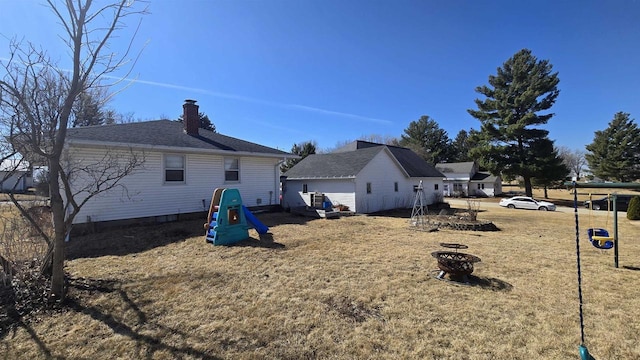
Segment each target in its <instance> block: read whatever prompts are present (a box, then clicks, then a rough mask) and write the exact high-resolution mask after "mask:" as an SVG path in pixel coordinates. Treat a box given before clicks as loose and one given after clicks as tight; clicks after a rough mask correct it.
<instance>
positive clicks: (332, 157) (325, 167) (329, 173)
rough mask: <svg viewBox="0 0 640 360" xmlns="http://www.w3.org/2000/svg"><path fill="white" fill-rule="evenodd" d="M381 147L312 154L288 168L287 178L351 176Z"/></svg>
mask: <svg viewBox="0 0 640 360" xmlns="http://www.w3.org/2000/svg"><path fill="white" fill-rule="evenodd" d="M383 150H384V148H383V147H379V148H369V149H362V150H358V151H349V152H338V153H329V154H313V155H309V156H307V157H306V158H304V159H302V160H301V161H300V162H299V163H297V164H296V165H295V166H294V167H292V168H291V169H289V171H287V172H286V173H284V176H286V177H287V179H313V178H323V179H324V178H353V177H355V176H356V175H358V173H359V172H360V171H361V170H362V169H363V168H364V167H365V166H367V164H368V163H369V161H371V160H372V159H373V158H374V157H375V156H376V155H377V154H378V153H379V152H380V151H383Z"/></svg>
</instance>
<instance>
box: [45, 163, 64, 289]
mask: <svg viewBox="0 0 640 360" xmlns="http://www.w3.org/2000/svg"><path fill="white" fill-rule="evenodd" d="M59 167H60V162H59V161H57V160H53V159H52V160H51V161H50V162H49V171H50V172H49V174H50V179H49V190H50V194H51V212H52V214H53V226H54V229H55V236H54V239H53V261H52V264H51V265H52V267H51V290H50V292H49V300H51V301H60V302H62V301H63V300H64V294H65V291H64V290H65V289H64V239H65V236H66V227H65V224H64V204H63V202H62V196H61V195H60V179H59V173H60V168H59Z"/></svg>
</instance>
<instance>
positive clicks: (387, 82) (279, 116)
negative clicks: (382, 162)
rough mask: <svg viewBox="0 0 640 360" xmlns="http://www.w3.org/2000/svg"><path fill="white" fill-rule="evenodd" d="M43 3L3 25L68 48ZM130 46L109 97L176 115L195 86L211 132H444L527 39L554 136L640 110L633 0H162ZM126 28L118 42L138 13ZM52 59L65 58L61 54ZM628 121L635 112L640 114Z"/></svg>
mask: <svg viewBox="0 0 640 360" xmlns="http://www.w3.org/2000/svg"><path fill="white" fill-rule="evenodd" d="M41 3H42V1H34V0H21V1H17V0H0V35H2V36H0V58H6V57H7V56H8V55H9V54H8V47H7V46H6V43H7V38H11V37H13V36H17V37H19V38H25V39H28V40H31V41H33V42H35V43H37V44H41V45H42V46H43V47H44V48H46V49H49V50H50V51H51V52H52V54H58V56H59V57H60V59H63V54H64V53H63V52H62V51H63V45H62V42H61V40H60V39H59V38H57V37H56V34H61V33H62V30H61V27H60V26H59V25H57V24H56V22H55V19H53V16H52V14H51V13H50V12H49V11H48V10H47V9H46V8H44V7H43V6H41V5H39V4H41ZM149 8H150V12H151V13H150V14H149V15H147V16H145V17H144V18H143V21H142V25H141V28H140V31H139V33H138V35H137V38H136V42H135V46H136V47H137V48H141V47H142V46H143V45H145V44H146V46H145V47H144V50H143V52H142V55H141V57H140V59H139V60H138V62H137V63H136V64H135V67H134V68H133V71H132V75H131V76H132V77H135V78H137V80H138V81H137V82H134V83H132V84H131V85H130V86H129V87H128V88H126V89H125V90H124V91H122V92H120V93H118V94H117V96H116V97H115V98H114V100H113V101H112V102H111V103H110V106H111V107H113V108H115V109H116V110H117V111H119V112H121V113H129V112H133V113H134V117H135V118H137V119H145V120H150V119H158V118H160V117H169V118H177V117H178V116H179V115H180V114H181V112H182V104H183V100H184V99H195V100H197V101H198V104H199V105H200V110H201V111H202V112H204V113H206V114H207V115H208V116H209V118H210V119H211V120H212V121H213V123H214V124H215V125H216V127H217V129H218V131H219V132H220V133H223V134H226V135H230V136H234V137H238V138H242V139H245V140H249V141H253V142H257V143H260V144H263V145H267V146H272V147H277V148H279V149H282V150H286V151H288V150H290V149H291V146H292V144H293V143H299V142H302V141H306V140H315V141H317V143H318V146H319V148H321V149H326V148H331V147H334V146H335V145H336V143H338V142H342V141H345V140H354V139H356V138H359V137H361V136H363V135H370V134H378V135H383V136H385V135H388V136H400V135H401V134H402V133H403V130H404V129H405V128H406V127H407V126H408V124H409V123H410V122H411V121H413V120H417V119H419V118H420V116H422V115H428V116H430V117H431V118H433V119H434V120H435V121H437V122H438V124H439V125H440V127H441V128H443V129H445V130H446V131H447V132H448V134H449V137H451V138H452V139H453V138H454V137H455V136H456V134H457V133H458V131H460V130H461V129H465V130H469V129H470V128H474V129H479V127H480V126H479V125H480V123H479V121H478V120H476V119H474V118H472V117H471V116H470V115H469V114H468V113H467V109H469V108H475V103H474V99H475V98H477V97H478V96H479V94H477V93H476V92H475V90H474V89H475V87H477V86H479V85H484V84H487V79H488V76H489V75H491V74H495V73H496V68H498V67H499V66H501V65H502V64H503V63H504V62H505V61H506V60H507V59H508V58H509V57H511V56H512V55H513V54H514V53H516V52H517V51H518V50H520V49H522V48H528V49H531V50H532V52H533V54H534V55H535V56H536V57H538V58H539V59H548V60H549V61H550V62H551V63H552V64H553V67H554V70H555V71H558V72H559V77H560V85H559V88H560V91H561V92H560V96H559V97H558V100H557V102H556V104H555V106H554V107H553V108H552V112H553V113H555V114H556V116H555V117H553V118H552V119H551V120H550V122H549V124H548V125H547V126H546V128H547V129H548V130H549V131H550V138H551V139H553V140H555V141H556V146H567V147H569V148H571V149H581V150H584V146H585V145H586V144H589V143H591V141H592V140H593V135H594V131H596V130H602V129H605V128H606V127H607V124H608V122H609V121H610V120H611V119H612V118H613V115H614V114H615V113H616V112H618V111H624V112H628V113H631V117H632V118H635V119H640V1H637V0H615V1H589V0H587V1H562V0H556V1H546V0H544V1H513V0H511V1H482V0H466V1H462V0H447V1H428V0H422V1H405V0H399V1H392V0H367V1H354V0H339V1H334V0H261V1H255V0H254V1H248V0H225V1H220V0H209V1H208V0H180V1H178V0H156V1H151V2H150V3H149ZM129 25H132V26H130V27H129V28H127V29H125V30H124V31H123V32H121V33H120V35H119V36H120V38H118V39H116V41H115V43H114V44H113V46H112V48H113V49H114V50H117V49H118V48H119V46H122V43H121V42H122V41H124V40H125V39H126V38H127V36H128V35H129V34H130V33H131V32H133V30H134V27H133V25H134V24H129ZM61 62H63V61H62V60H61ZM637 122H638V121H637V120H636V123H637Z"/></svg>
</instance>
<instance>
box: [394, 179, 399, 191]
mask: <svg viewBox="0 0 640 360" xmlns="http://www.w3.org/2000/svg"><path fill="white" fill-rule="evenodd" d="M393 191H394V192H398V182H397V181H396V182H394V183H393Z"/></svg>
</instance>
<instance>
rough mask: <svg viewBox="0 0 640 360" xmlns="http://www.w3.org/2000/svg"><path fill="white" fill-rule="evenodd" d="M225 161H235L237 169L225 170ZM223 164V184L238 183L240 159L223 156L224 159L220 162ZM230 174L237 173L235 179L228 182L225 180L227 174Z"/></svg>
mask: <svg viewBox="0 0 640 360" xmlns="http://www.w3.org/2000/svg"><path fill="white" fill-rule="evenodd" d="M227 160H231V161H233V160H235V161H236V162H237V164H238V167H237V168H236V169H233V168H228V169H227ZM222 162H223V164H222V166H223V167H224V182H225V184H229V183H239V182H240V158H239V157H236V156H225V157H224V159H223V160H222ZM231 172H236V173H237V179H235V180H229V179H228V178H227V173H231Z"/></svg>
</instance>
